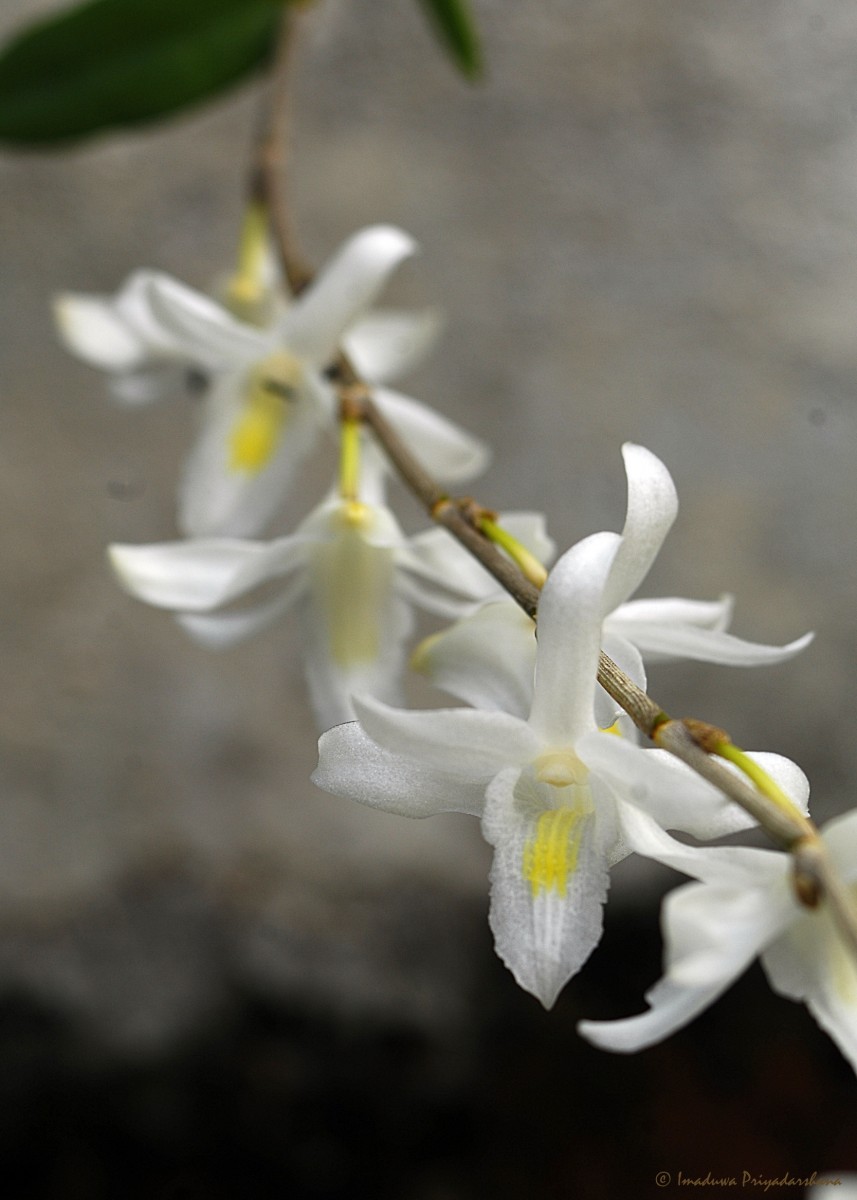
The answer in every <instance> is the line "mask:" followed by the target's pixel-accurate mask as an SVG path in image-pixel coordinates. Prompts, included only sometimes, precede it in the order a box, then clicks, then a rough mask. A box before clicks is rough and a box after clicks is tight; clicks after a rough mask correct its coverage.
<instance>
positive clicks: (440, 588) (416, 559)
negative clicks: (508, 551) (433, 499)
mask: <svg viewBox="0 0 857 1200" xmlns="http://www.w3.org/2000/svg"><path fill="white" fill-rule="evenodd" d="M396 561H397V566H398V567H399V579H398V587H399V589H400V591H401V593H402V595H406V596H407V597H408V598H409V600H410V602H411V603H412V604H416V605H418V606H419V607H420V608H424V609H425V610H426V611H427V612H432V613H435V614H437V615H438V616H440V617H446V618H447V619H450V620H455V619H456V618H458V617H461V616H463V615H465V614H467V613H469V612H472V611H473V610H474V608H475V606H476V605H478V604H479V603H480V602H481V601H482V600H484V599H487V598H488V597H489V596H491V595H496V594H497V592H496V587H495V585H494V580H493V579H492V578H491V576H490V575H489V574H488V572H487V571H485V570H483V568H482V567H480V566H479V564H478V563H477V562H476V561H475V559H472V558H471V557H470V555H468V554H467V553H466V551H464V550H463V549H462V548H461V547H460V546H459V545H458V544H457V543H456V542H455V541H454V540H453V538H452V537H451V536H450V534H448V533H447V532H446V531H445V530H443V529H429V530H426V531H425V533H420V534H417V535H416V537H413V538H410V539H409V540H408V542H407V544H406V545H404V546H403V547H402V548H401V550H400V551H399V553H398V555H397V560H396Z"/></svg>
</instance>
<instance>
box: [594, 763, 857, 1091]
mask: <svg viewBox="0 0 857 1200" xmlns="http://www.w3.org/2000/svg"><path fill="white" fill-rule="evenodd" d="M808 791H809V786H808V784H806V782H805V781H804V783H803V785H801V792H802V793H803V794H802V796H800V797H798V796H794V793H793V797H794V798H795V799H804V800H805V799H806V795H807V794H808ZM822 837H823V839H824V842H825V843H826V846H827V849H828V851H829V853H830V856H831V859H832V860H833V863H834V865H835V866H836V867H837V868H838V870H839V871H840V873H841V875H842V878H843V879H844V880H845V881H846V883H847V884H849V885H850V886H851V889H852V891H854V889H855V885H857V810H852V811H851V812H849V813H846V814H845V815H844V816H841V817H837V818H836V819H834V820H832V821H829V822H828V823H827V824H826V825H825V826H824V828H823V830H822ZM646 843H648V845H647V844H646ZM637 848H638V849H640V850H641V852H642V853H644V854H647V855H649V857H651V858H655V859H657V860H658V861H660V862H664V863H667V864H668V865H670V866H674V867H676V868H678V870H680V871H684V872H685V873H686V874H689V875H692V876H694V877H695V879H697V880H699V881H700V882H695V883H688V884H685V885H683V886H682V887H679V888H676V889H675V891H673V892H671V893H670V894H669V895H668V896H667V897H666V900H665V901H664V906H663V914H662V925H663V929H664V939H665V942H666V951H665V957H666V971H665V974H664V976H663V978H662V979H661V980H660V981H659V982H658V983H656V984H655V986H654V987H653V988H652V989H651V991H649V992H647V993H646V1001H647V1002H648V1004H649V1006H650V1007H649V1011H648V1012H645V1013H642V1014H640V1015H639V1016H635V1017H629V1018H627V1019H624V1020H619V1021H583V1022H581V1023H580V1025H579V1026H578V1029H579V1031H580V1033H581V1034H582V1035H583V1037H585V1038H587V1039H588V1040H589V1041H590V1042H592V1043H593V1044H594V1045H596V1046H600V1047H601V1048H602V1049H605V1050H615V1051H621V1052H631V1051H635V1050H642V1049H644V1048H645V1047H646V1046H651V1045H653V1044H654V1043H655V1042H660V1041H662V1040H663V1039H664V1038H666V1037H669V1035H670V1034H672V1033H675V1032H676V1030H678V1029H681V1028H682V1027H683V1026H685V1025H687V1024H688V1023H689V1022H690V1021H692V1020H693V1019H694V1017H696V1016H698V1015H699V1014H700V1013H701V1012H702V1011H703V1010H704V1009H706V1008H708V1006H709V1005H710V1004H713V1003H714V1001H715V1000H716V999H717V998H718V996H720V995H721V994H722V993H723V992H725V991H726V989H727V988H728V987H729V986H730V984H732V983H733V982H734V981H735V980H736V979H737V978H738V976H739V975H741V974H742V972H743V971H744V970H745V969H746V968H747V967H748V966H749V964H750V963H751V962H752V961H753V959H755V958H756V957H757V956H758V957H760V958H761V962H762V966H763V967H764V969H765V973H766V974H767V976H768V981H769V982H770V984H771V987H772V988H773V989H774V991H775V992H778V993H780V995H783V996H788V997H789V998H790V999H792V1000H802V1001H804V1002H805V1003H806V1005H807V1007H808V1008H809V1010H810V1012H811V1013H812V1015H813V1016H814V1017H815V1019H816V1021H817V1022H818V1024H819V1025H820V1026H821V1028H822V1029H824V1030H825V1032H826V1033H828V1034H829V1035H830V1037H832V1038H833V1040H834V1041H835V1042H836V1044H837V1046H838V1047H839V1049H840V1050H841V1051H842V1053H843V1054H844V1055H845V1057H846V1058H847V1059H848V1061H849V1062H850V1063H851V1065H852V1067H854V1069H855V1071H857V962H855V959H854V954H853V951H851V950H850V949H849V948H848V947H847V946H846V944H845V942H844V940H843V938H842V935H841V934H840V932H839V930H838V928H837V926H836V924H835V922H834V918H833V916H832V915H831V913H830V910H829V908H828V907H827V905H826V904H825V902H824V901H823V900H822V902H821V903H820V904H819V905H818V907H817V908H814V909H810V908H806V907H804V906H803V905H801V904H799V903H798V901H797V900H796V898H795V896H794V892H793V888H792V883H791V870H792V863H791V856H790V855H788V854H785V853H783V852H781V851H778V850H757V849H752V848H750V847H741V846H716V847H691V846H683V845H680V844H679V843H677V842H675V841H674V840H673V839H672V838H670V837H669V836H668V835H666V834H664V833H661V832H659V831H657V830H652V829H651V828H647V829H642V827H641V828H640V830H639V831H638V838H637Z"/></svg>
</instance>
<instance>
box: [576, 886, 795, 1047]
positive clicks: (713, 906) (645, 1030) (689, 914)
mask: <svg viewBox="0 0 857 1200" xmlns="http://www.w3.org/2000/svg"><path fill="white" fill-rule="evenodd" d="M782 920H783V914H782V912H781V910H779V909H778V908H777V907H776V906H772V905H771V903H770V897H769V896H768V895H767V893H766V891H765V890H764V889H760V888H728V887H722V886H712V885H709V884H700V883H691V884H686V885H685V886H684V887H680V888H677V889H676V890H675V891H673V892H671V893H670V894H669V895H668V896H667V898H666V900H665V902H664V907H663V910H662V925H663V927H664V936H665V939H666V961H667V969H666V972H665V974H664V977H663V979H661V980H660V982H659V983H657V984H655V986H654V987H653V988H652V989H651V990H650V991H649V992H647V993H646V1000H647V1002H648V1004H649V1006H650V1009H649V1012H646V1013H642V1014H641V1015H640V1016H637V1017H629V1018H626V1019H624V1020H620V1021H581V1022H580V1024H579V1025H578V1027H577V1029H578V1032H579V1033H580V1034H581V1035H582V1036H583V1037H585V1038H586V1039H587V1040H588V1041H590V1042H592V1043H593V1044H594V1045H596V1046H599V1047H601V1049H603V1050H614V1051H618V1052H621V1053H630V1052H632V1051H635V1050H643V1049H645V1048H646V1047H647V1046H651V1045H653V1044H654V1043H655V1042H660V1041H663V1039H664V1038H666V1037H668V1036H669V1035H670V1034H672V1033H675V1032H676V1031H677V1030H678V1029H681V1028H683V1026H685V1025H687V1024H688V1023H689V1022H690V1021H692V1020H693V1018H694V1017H696V1016H698V1015H699V1013H701V1012H702V1011H703V1010H704V1009H706V1008H707V1007H708V1006H709V1005H710V1004H713V1003H714V1001H715V1000H716V999H717V997H718V996H720V995H721V994H722V993H723V992H724V991H725V990H726V989H727V988H728V987H729V985H730V984H731V983H732V982H733V981H734V980H735V979H737V977H738V976H739V975H740V974H741V972H742V971H744V970H745V969H746V967H747V966H748V965H749V964H750V962H752V960H753V959H754V958H755V956H756V955H757V954H758V953H759V951H760V950H761V949H762V947H763V946H764V945H765V944H766V943H767V942H768V941H769V940H770V939H771V938H772V937H775V936H776V934H777V932H778V930H779V929H780V928H781V926H782Z"/></svg>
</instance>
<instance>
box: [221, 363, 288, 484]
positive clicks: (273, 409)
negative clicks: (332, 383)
mask: <svg viewBox="0 0 857 1200" xmlns="http://www.w3.org/2000/svg"><path fill="white" fill-rule="evenodd" d="M302 374H303V368H302V367H301V364H300V362H299V360H298V359H296V358H294V357H293V356H292V355H291V354H288V353H286V352H285V351H280V352H278V353H277V354H272V355H270V357H268V358H266V359H265V360H264V361H263V362H261V363H259V364H258V365H257V366H255V367H254V368H253V370H252V372H251V373H250V377H249V380H248V383H247V390H246V392H245V393H244V403H243V407H242V411H241V413H240V415H239V417H238V419H237V421H236V422H235V424H234V425H233V427H232V431H231V433H230V436H229V466H230V469H231V470H233V471H243V472H244V473H245V474H248V475H258V473H259V472H260V471H262V470H263V469H264V468H265V467H266V466H267V465H268V463H269V462H270V461H271V459H272V458H273V457H274V454H275V453H276V451H277V448H278V446H279V444H280V440H281V438H282V436H283V431H284V430H285V427H286V423H287V420H288V405H289V402H290V401H293V400H294V399H295V398H296V396H297V392H298V388H299V387H300V383H301V377H302Z"/></svg>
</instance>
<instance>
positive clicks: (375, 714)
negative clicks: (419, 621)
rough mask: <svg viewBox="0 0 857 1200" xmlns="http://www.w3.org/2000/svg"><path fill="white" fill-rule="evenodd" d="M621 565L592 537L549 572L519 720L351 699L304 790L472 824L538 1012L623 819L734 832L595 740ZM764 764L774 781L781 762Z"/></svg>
mask: <svg viewBox="0 0 857 1200" xmlns="http://www.w3.org/2000/svg"><path fill="white" fill-rule="evenodd" d="M620 552H621V539H620V538H619V537H618V536H617V535H616V534H612V533H602V534H596V535H594V536H593V537H590V538H587V539H586V540H584V541H582V542H580V543H578V544H577V545H576V546H574V547H573V548H572V549H571V550H569V551H568V552H567V553H566V554H565V555H564V556H563V557H562V558H561V559H560V560H559V562H558V563H557V565H556V566H555V567H554V568H553V570H552V571H551V573H550V575H549V577H548V580H547V583H546V585H545V587H544V590H543V592H542V596H541V600H540V603H539V618H538V619H539V637H538V646H537V652H536V671H535V687H534V693H533V699H532V705H531V707H530V711H529V716H528V717H527V718H526V719H522V718H521V717H518V716H514V715H511V714H509V713H505V712H500V711H496V709H495V710H493V711H492V710H489V709H485V708H478V709H472V708H460V709H445V710H438V711H433V712H405V711H399V710H396V709H392V708H389V707H387V706H386V705H384V704H381V703H379V702H378V701H376V700H370V699H367V698H360V699H355V701H354V707H355V709H356V711H357V716H358V719H359V723H352V724H348V725H341V726H339V727H337V728H336V729H332V730H330V731H329V732H328V733H326V734H324V736H323V737H322V738H321V739H320V742H319V766H318V768H317V770H316V772H315V774H314V776H313V778H314V780H315V782H316V783H317V784H318V785H319V786H320V787H322V788H324V789H326V790H327V791H330V792H333V793H335V794H337V795H343V796H348V797H351V798H352V799H355V800H358V801H360V802H362V803H364V804H368V805H370V806H372V807H375V808H382V809H386V810H388V811H391V812H396V813H401V814H403V815H406V816H412V817H423V816H429V815H431V814H433V813H437V812H445V811H453V812H465V813H471V814H473V815H475V816H480V817H481V819H482V830H483V833H484V835H485V837H486V839H487V840H488V841H489V842H490V843H491V845H492V846H493V847H494V864H493V868H492V871H491V908H490V922H491V926H492V929H493V931H494V936H495V941H496V947H497V951H498V953H499V955H500V957H501V958H502V959H503V960H504V962H505V963H506V964H507V966H509V967H510V969H511V970H512V972H513V973H514V975H515V978H516V979H517V981H518V983H519V984H520V985H521V986H522V987H524V988H525V989H526V990H527V991H529V992H532V993H533V994H534V995H535V996H537V997H538V998H539V999H540V1000H541V1002H542V1003H543V1004H544V1005H545V1007H550V1006H551V1005H552V1004H553V1003H554V1001H555V999H556V997H557V995H558V993H559V991H560V989H561V988H562V987H563V986H564V984H565V983H566V982H567V981H568V979H570V978H571V976H572V975H574V973H575V972H576V971H577V970H578V969H579V968H580V967H581V965H582V964H583V963H584V961H585V960H586V959H587V958H588V956H589V954H590V953H591V951H592V950H593V948H594V947H595V945H596V943H597V942H598V940H599V938H600V936H601V922H602V917H601V910H602V906H603V904H604V901H605V898H606V895H607V887H608V871H609V867H610V866H611V865H612V863H614V862H616V861H618V859H620V858H622V857H624V855H626V854H627V853H628V852H629V851H630V850H631V849H633V848H634V836H633V835H634V829H635V828H636V827H635V826H631V825H629V824H628V823H627V822H626V813H627V812H629V811H631V810H632V809H633V808H634V807H635V806H639V807H640V808H641V809H642V810H644V811H645V813H646V814H647V815H648V819H649V820H650V821H656V822H658V824H659V825H663V826H665V827H669V828H679V829H684V830H688V831H689V832H692V833H694V834H696V835H697V836H699V837H709V836H717V835H719V834H720V833H723V832H725V831H727V830H730V829H735V828H738V827H743V826H745V825H746V824H747V819H746V817H745V815H744V814H743V813H742V812H741V811H740V810H738V809H737V807H736V806H735V805H732V804H730V803H729V802H727V801H726V800H725V799H724V798H723V797H722V796H721V795H720V794H719V793H718V792H717V791H716V789H714V788H712V787H711V786H710V785H709V784H707V783H706V782H705V781H703V780H702V779H700V778H699V777H698V776H696V775H694V774H693V773H692V772H691V771H689V770H688V769H686V768H684V767H683V766H682V765H681V764H679V763H676V762H674V760H672V759H670V758H669V756H668V755H665V754H662V753H661V752H660V751H656V750H644V749H642V748H640V747H638V746H634V745H631V744H630V743H628V742H626V741H623V739H621V738H619V737H615V736H613V735H611V734H609V733H606V732H602V731H600V730H599V729H598V728H597V726H596V722H595V716H594V697H595V675H596V670H597V664H598V654H599V649H600V644H601V619H602V610H603V605H604V598H605V594H608V593H609V585H610V581H611V572H612V570H613V569H614V564H615V563H617V562H618V563H621V559H620V557H619V555H620ZM765 765H766V768H767V769H769V770H770V771H771V772H772V773H774V774H779V775H780V776H782V775H783V772H782V771H781V770H780V769H779V768H780V760H777V759H775V758H774V757H771V759H770V761H768V760H767V759H766V762H765Z"/></svg>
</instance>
